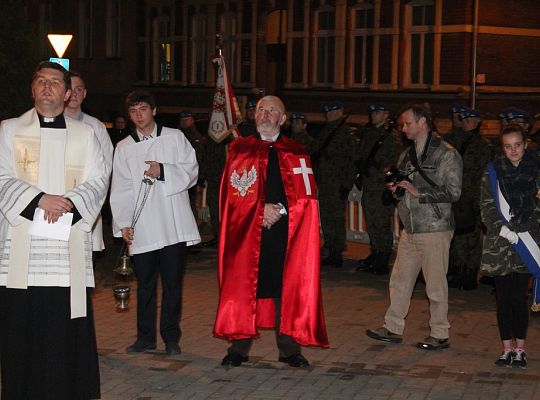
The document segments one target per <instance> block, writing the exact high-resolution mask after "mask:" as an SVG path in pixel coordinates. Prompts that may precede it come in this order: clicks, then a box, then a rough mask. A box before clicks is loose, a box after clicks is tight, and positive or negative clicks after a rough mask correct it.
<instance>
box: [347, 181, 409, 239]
mask: <svg viewBox="0 0 540 400" xmlns="http://www.w3.org/2000/svg"><path fill="white" fill-rule="evenodd" d="M345 223H346V226H347V236H346V238H347V240H349V241H351V242H358V243H369V235H368V233H367V232H366V221H365V218H364V210H363V208H362V191H360V190H358V189H357V188H356V186H353V188H352V190H351V191H350V193H349V198H348V202H347V208H346V222H345ZM391 224H392V231H393V233H394V244H395V243H397V242H398V241H399V232H400V222H399V216H398V213H397V210H395V211H394V216H393V218H392V221H391Z"/></svg>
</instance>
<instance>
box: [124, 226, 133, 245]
mask: <svg viewBox="0 0 540 400" xmlns="http://www.w3.org/2000/svg"><path fill="white" fill-rule="evenodd" d="M134 233H135V232H134V230H133V228H122V237H123V238H124V240H125V241H126V243H127V244H128V245H131V242H133V236H134Z"/></svg>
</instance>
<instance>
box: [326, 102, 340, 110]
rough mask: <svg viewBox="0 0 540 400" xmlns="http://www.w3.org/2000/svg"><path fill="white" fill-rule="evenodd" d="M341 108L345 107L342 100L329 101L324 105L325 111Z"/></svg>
mask: <svg viewBox="0 0 540 400" xmlns="http://www.w3.org/2000/svg"><path fill="white" fill-rule="evenodd" d="M341 108H343V103H342V102H341V101H329V102H328V103H325V104H324V105H323V110H324V111H325V112H330V111H334V110H339V109H341Z"/></svg>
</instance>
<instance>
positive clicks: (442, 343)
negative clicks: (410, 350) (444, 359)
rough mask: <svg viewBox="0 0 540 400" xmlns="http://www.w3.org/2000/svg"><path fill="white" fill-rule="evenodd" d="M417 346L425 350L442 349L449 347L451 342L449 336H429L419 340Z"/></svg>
mask: <svg viewBox="0 0 540 400" xmlns="http://www.w3.org/2000/svg"><path fill="white" fill-rule="evenodd" d="M416 347H417V348H419V349H423V350H442V349H447V348H449V347H450V342H449V341H448V338H446V339H437V338H434V337H433V336H428V337H427V338H425V339H424V340H422V341H421V342H418V343H417V344H416Z"/></svg>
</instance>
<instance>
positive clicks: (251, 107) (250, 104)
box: [246, 100, 257, 110]
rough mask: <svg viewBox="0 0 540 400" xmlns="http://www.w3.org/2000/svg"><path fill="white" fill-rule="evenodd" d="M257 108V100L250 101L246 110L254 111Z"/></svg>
mask: <svg viewBox="0 0 540 400" xmlns="http://www.w3.org/2000/svg"><path fill="white" fill-rule="evenodd" d="M255 107H257V102H256V101H255V100H248V102H247V103H246V110H253V109H254V108H255Z"/></svg>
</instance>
